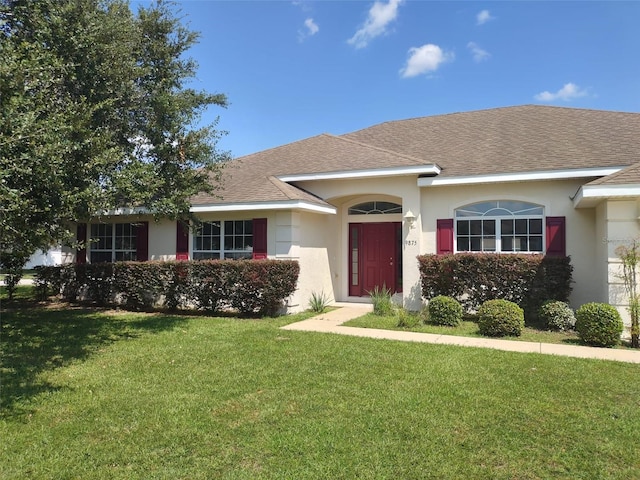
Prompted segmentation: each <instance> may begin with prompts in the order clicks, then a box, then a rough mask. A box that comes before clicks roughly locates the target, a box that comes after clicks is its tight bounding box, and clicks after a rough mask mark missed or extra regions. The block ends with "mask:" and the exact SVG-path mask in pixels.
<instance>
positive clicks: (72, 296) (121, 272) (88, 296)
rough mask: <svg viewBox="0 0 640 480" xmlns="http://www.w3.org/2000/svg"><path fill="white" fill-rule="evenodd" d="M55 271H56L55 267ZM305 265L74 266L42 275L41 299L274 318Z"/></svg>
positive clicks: (284, 262) (228, 262)
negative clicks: (54, 293) (57, 297)
mask: <svg viewBox="0 0 640 480" xmlns="http://www.w3.org/2000/svg"><path fill="white" fill-rule="evenodd" d="M52 268H53V269H55V270H51V269H52ZM299 272H300V267H299V265H298V263H297V262H295V261H288V260H258V261H252V260H248V261H244V260H242V261H236V260H212V261H193V262H188V261H187V262H117V263H98V264H70V265H64V266H62V267H50V268H49V267H48V268H44V269H41V270H39V271H38V273H37V279H36V284H37V285H38V288H39V289H38V292H39V294H40V295H46V294H48V292H49V291H52V290H53V291H57V292H58V293H61V294H62V295H63V297H64V298H65V299H66V300H68V301H72V302H73V301H77V300H86V301H91V302H98V303H102V304H107V305H121V306H124V307H125V308H130V309H135V310H141V309H147V308H150V307H153V306H156V305H164V306H166V307H169V308H178V307H186V308H193V307H196V308H201V309H206V310H210V311H217V310H220V309H223V308H234V309H236V310H237V311H238V312H240V314H243V315H246V314H249V315H263V316H264V315H273V314H275V313H277V311H278V309H279V308H280V307H281V306H282V305H283V303H284V300H285V299H286V298H287V297H288V296H289V295H291V294H292V293H293V292H294V291H295V288H296V283H297V281H298V275H299Z"/></svg>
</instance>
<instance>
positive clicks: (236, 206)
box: [189, 200, 337, 215]
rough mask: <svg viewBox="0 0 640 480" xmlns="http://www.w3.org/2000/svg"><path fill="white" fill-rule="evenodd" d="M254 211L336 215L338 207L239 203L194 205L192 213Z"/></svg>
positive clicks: (299, 202) (292, 202) (296, 202)
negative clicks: (292, 211) (289, 211)
mask: <svg viewBox="0 0 640 480" xmlns="http://www.w3.org/2000/svg"><path fill="white" fill-rule="evenodd" d="M253 210H300V211H306V212H312V213H321V214H324V215H335V214H336V212H337V209H336V207H334V206H333V205H329V204H326V205H319V204H316V203H312V202H306V201H304V200H285V201H275V202H238V203H215V204H208V205H192V206H191V208H190V209H189V211H190V212H191V213H215V212H242V211H253Z"/></svg>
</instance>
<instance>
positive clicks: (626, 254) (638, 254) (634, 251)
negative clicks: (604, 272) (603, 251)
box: [616, 239, 640, 348]
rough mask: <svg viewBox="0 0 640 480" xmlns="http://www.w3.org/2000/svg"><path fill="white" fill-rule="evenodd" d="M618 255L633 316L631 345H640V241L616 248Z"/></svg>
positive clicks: (636, 346)
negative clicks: (639, 281) (639, 272)
mask: <svg viewBox="0 0 640 480" xmlns="http://www.w3.org/2000/svg"><path fill="white" fill-rule="evenodd" d="M616 255H618V257H619V258H620V261H621V262H622V273H621V274H620V278H621V279H622V281H623V282H624V288H625V290H626V292H627V296H628V298H629V307H628V309H629V315H630V317H631V346H632V347H633V348H639V347H640V340H639V339H640V291H639V288H638V266H639V265H640V241H638V240H637V239H634V240H631V241H630V242H629V243H628V244H626V245H620V246H619V247H618V248H616Z"/></svg>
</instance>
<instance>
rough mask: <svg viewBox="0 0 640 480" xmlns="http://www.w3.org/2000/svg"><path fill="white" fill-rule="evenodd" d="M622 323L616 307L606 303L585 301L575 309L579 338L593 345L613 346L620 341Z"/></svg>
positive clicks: (622, 328)
mask: <svg viewBox="0 0 640 480" xmlns="http://www.w3.org/2000/svg"><path fill="white" fill-rule="evenodd" d="M623 330H624V324H623V323H622V318H621V317H620V313H619V312H618V310H616V307H614V306H613V305H609V304H608V303H596V302H591V303H585V304H584V305H582V306H581V307H580V308H579V309H578V310H576V331H577V332H578V336H579V337H580V339H581V340H582V341H583V342H584V343H586V344H588V345H593V346H595V347H613V346H615V345H617V344H618V343H619V342H620V336H621V335H622V331H623Z"/></svg>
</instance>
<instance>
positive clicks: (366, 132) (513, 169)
mask: <svg viewBox="0 0 640 480" xmlns="http://www.w3.org/2000/svg"><path fill="white" fill-rule="evenodd" d="M639 139H640V114H638V113H625V112H611V111H599V110H587V109H575V108H563V107H550V106H538V105H524V106H516V107H502V108H494V109H489V110H480V111H474V112H464V113H453V114H447V115H437V116H432V117H422V118H414V119H409V120H398V121H392V122H385V123H381V124H379V125H374V126H372V127H369V128H365V129H363V130H359V131H356V132H352V133H348V134H345V135H342V136H334V135H329V134H322V135H318V136H315V137H311V138H308V139H305V140H300V141H297V142H293V143H290V144H287V145H283V146H280V147H276V148H272V149H269V150H265V151H262V152H257V153H254V154H251V155H247V156H245V157H242V158H239V159H237V160H234V161H232V162H229V164H228V165H227V166H226V168H225V171H224V174H223V178H224V183H223V185H222V188H221V190H220V195H221V197H222V198H217V197H213V196H208V195H198V196H196V197H194V198H193V204H194V205H198V204H200V205H202V204H221V203H225V204H227V203H239V202H277V201H283V200H304V201H307V202H311V203H314V204H317V205H327V204H326V203H325V202H324V201H323V200H322V199H319V198H317V197H315V196H313V195H312V194H310V193H308V192H305V191H303V190H300V189H298V188H296V187H294V186H292V185H289V184H286V183H284V182H282V181H280V180H278V179H277V178H275V177H277V176H281V175H300V174H313V173H329V172H344V171H354V170H369V169H381V168H389V167H407V166H419V165H431V164H437V165H439V166H440V167H441V168H442V172H441V173H440V177H450V176H460V175H464V176H467V175H481V174H498V173H520V172H531V171H544V170H565V169H574V168H575V169H582V168H591V167H613V166H616V167H617V166H628V165H634V164H636V163H637V162H639V161H640V141H639ZM632 173H633V175H638V176H640V170H639V171H633V172H629V173H628V174H627V176H628V177H629V178H630V176H631V174H632ZM625 178H626V177H625ZM621 179H622V177H621ZM596 181H597V180H596Z"/></svg>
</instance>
